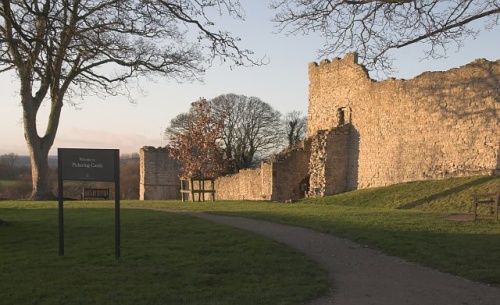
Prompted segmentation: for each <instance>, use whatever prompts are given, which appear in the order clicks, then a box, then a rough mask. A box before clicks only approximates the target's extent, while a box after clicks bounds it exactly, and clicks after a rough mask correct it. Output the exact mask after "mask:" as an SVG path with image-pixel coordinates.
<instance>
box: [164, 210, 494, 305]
mask: <svg viewBox="0 0 500 305" xmlns="http://www.w3.org/2000/svg"><path fill="white" fill-rule="evenodd" d="M165 211H166V210H165ZM170 212H172V211H170ZM181 213H183V214H187V215H191V216H194V217H198V218H203V219H207V220H210V221H214V222H217V223H223V224H226V225H230V226H233V227H237V228H241V229H244V230H248V231H252V232H255V233H257V234H261V235H264V236H267V237H269V238H271V239H274V240H276V241H278V242H280V243H283V244H286V245H289V246H291V247H293V248H295V249H297V250H299V251H301V252H303V253H305V254H306V255H308V256H309V257H310V258H311V259H313V260H314V261H316V262H317V263H319V264H320V266H322V267H323V268H324V269H325V270H327V271H328V274H329V277H330V280H331V282H332V283H333V284H332V287H331V288H330V289H329V291H328V293H327V295H325V296H323V297H321V298H319V299H317V300H314V301H313V302H311V303H310V305H326V304H334V305H351V304H352V305H406V304H415V305H417V304H418V305H500V288H496V287H491V286H488V285H484V284H480V283H476V282H472V281H469V280H466V279H463V278H460V277H457V276H453V275H449V274H445V273H442V272H438V271H436V270H433V269H430V268H425V267H421V266H419V265H416V264H414V263H410V262H407V261H405V260H403V259H400V258H397V257H393V256H388V255H385V254H382V253H380V252H378V251H375V250H372V249H369V248H365V247H363V246H360V245H359V244H356V243H354V242H352V241H349V240H346V239H341V238H336V237H333V236H330V235H326V234H322V233H318V232H315V231H312V230H309V229H304V228H299V227H293V226H288V225H282V224H276V223H271V222H267V221H261V220H253V219H248V218H242V217H230V216H219V215H213V214H205V213H198V212H186V211H183V212H181ZM499 255H500V254H499ZM495 267H498V266H495Z"/></svg>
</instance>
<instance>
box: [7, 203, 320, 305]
mask: <svg viewBox="0 0 500 305" xmlns="http://www.w3.org/2000/svg"><path fill="white" fill-rule="evenodd" d="M56 206H57V205H56V203H53V202H46V203H43V202H42V203H40V202H29V201H24V202H23V201H17V202H12V201H3V202H0V216H1V218H2V219H3V220H4V221H5V222H6V224H4V225H2V226H0V245H1V246H0V275H1V276H0V303H1V304H2V305H7V304H16V305H17V304H120V305H125V304H134V305H136V304H148V305H149V304H236V303H238V304H252V305H253V304H302V303H303V302H304V301H307V300H310V299H312V298H314V297H315V296H318V295H320V294H321V293H322V292H323V291H324V290H325V289H326V287H327V284H328V283H327V280H326V275H325V274H324V272H323V271H322V270H320V269H319V268H318V267H317V266H316V265H315V264H314V263H312V262H311V261H309V260H308V259H307V258H305V257H304V256H303V255H302V254H300V253H297V252H295V251H294V250H291V249H290V248H288V247H285V246H283V245H280V244H278V243H275V242H273V241H270V240H268V239H265V238H263V237H260V236H256V235H254V234H251V233H248V232H245V231H240V230H236V229H233V228H230V227H226V226H222V225H218V224H214V223H211V222H207V221H203V220H199V219H195V218H192V217H188V216H184V215H179V214H171V213H159V212H154V211H145V210H126V209H124V210H123V211H122V213H121V214H122V231H121V235H122V251H121V252H122V257H121V259H120V260H119V261H116V260H115V257H114V233H113V230H114V226H113V225H114V218H113V217H114V213H113V210H112V209H111V208H110V207H111V205H110V204H109V203H101V204H100V203H81V202H68V204H66V208H65V235H66V236H65V237H66V238H65V250H66V251H65V252H66V253H65V254H66V255H65V256H64V257H59V256H58V243H57V240H58V239H57V208H56ZM86 206H87V207H86ZM89 206H93V207H95V208H89ZM98 207H100V208H98Z"/></svg>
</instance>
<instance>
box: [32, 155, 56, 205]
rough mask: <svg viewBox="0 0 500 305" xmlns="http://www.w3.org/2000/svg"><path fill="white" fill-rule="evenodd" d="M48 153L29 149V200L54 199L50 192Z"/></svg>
mask: <svg viewBox="0 0 500 305" xmlns="http://www.w3.org/2000/svg"><path fill="white" fill-rule="evenodd" d="M48 155H49V151H48V150H47V149H41V148H39V149H36V148H33V147H30V160H31V177H32V181H33V191H32V192H31V197H30V199H31V200H54V199H55V198H56V197H55V196H54V194H53V193H52V190H51V182H52V181H50V171H49V163H48Z"/></svg>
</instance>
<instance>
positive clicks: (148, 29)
mask: <svg viewBox="0 0 500 305" xmlns="http://www.w3.org/2000/svg"><path fill="white" fill-rule="evenodd" d="M214 11H215V12H216V14H215V15H218V14H219V13H220V14H226V15H229V16H230V17H233V18H243V11H242V9H241V7H240V4H239V2H238V0H204V1H197V0H176V1H170V0H148V1H142V0H130V1H123V0H34V1H26V0H0V72H5V71H9V70H13V71H15V73H16V76H17V78H18V80H19V87H18V88H19V95H20V100H21V106H22V113H23V126H24V136H25V138H26V143H27V146H28V150H29V153H30V157H31V165H32V179H33V192H32V195H31V198H32V199H35V200H41V199H48V198H53V194H52V192H51V190H50V189H49V179H48V173H49V169H48V163H47V157H48V153H49V150H50V148H51V147H52V145H53V143H54V139H55V137H56V133H57V129H58V126H59V120H60V117H61V110H62V107H63V105H64V104H66V105H72V98H74V97H76V96H88V95H97V96H106V95H117V94H120V93H122V92H123V91H124V90H121V89H123V88H124V86H125V85H127V84H128V83H129V82H130V81H133V80H134V78H137V77H142V76H146V77H148V76H149V77H151V76H164V77H169V78H174V79H177V80H186V79H190V80H192V79H197V78H199V76H200V75H201V74H202V73H203V71H204V70H205V69H206V68H207V66H209V65H210V64H211V62H212V61H213V60H214V59H221V60H223V61H225V60H228V61H229V62H231V63H232V64H235V65H244V64H245V65H253V64H260V62H259V61H255V60H254V59H252V58H251V57H252V55H251V52H250V51H248V50H244V49H241V48H240V47H239V46H238V40H239V39H238V38H237V37H234V36H232V35H231V34H230V33H228V32H225V31H220V30H218V29H216V28H215V26H214V22H213V21H212V20H211V19H210V17H209V16H214V14H213V12H214ZM45 101H47V102H48V103H50V114H49V115H48V120H47V121H48V123H47V125H46V127H45V130H44V131H39V130H38V127H37V121H38V119H39V118H38V111H39V109H40V106H41V105H42V103H43V102H45Z"/></svg>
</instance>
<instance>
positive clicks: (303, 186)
mask: <svg viewBox="0 0 500 305" xmlns="http://www.w3.org/2000/svg"><path fill="white" fill-rule="evenodd" d="M308 192H309V176H307V177H305V178H304V179H302V180H300V183H299V198H301V199H302V198H305V197H306V196H307V193H308Z"/></svg>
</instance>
